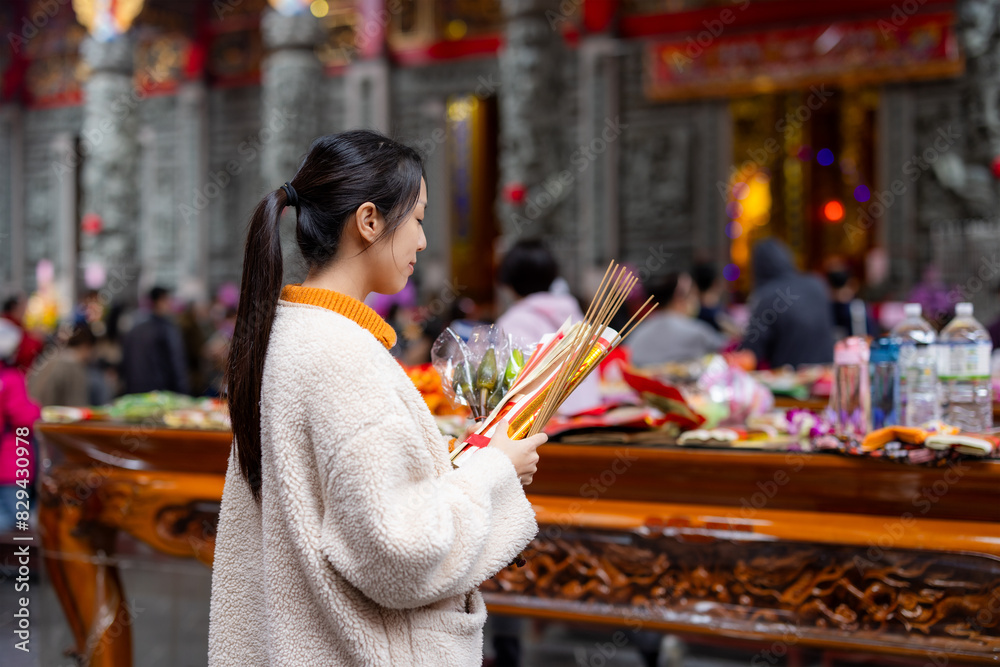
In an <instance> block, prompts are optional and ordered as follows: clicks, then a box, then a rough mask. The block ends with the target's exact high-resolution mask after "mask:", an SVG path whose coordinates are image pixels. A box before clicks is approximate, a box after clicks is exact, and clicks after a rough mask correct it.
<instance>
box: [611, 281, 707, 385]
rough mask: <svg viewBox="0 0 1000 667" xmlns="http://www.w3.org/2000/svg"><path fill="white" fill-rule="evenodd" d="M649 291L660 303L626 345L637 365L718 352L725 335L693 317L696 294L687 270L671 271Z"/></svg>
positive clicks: (695, 357) (680, 359)
mask: <svg viewBox="0 0 1000 667" xmlns="http://www.w3.org/2000/svg"><path fill="white" fill-rule="evenodd" d="M650 292H651V293H652V295H653V298H654V300H655V301H656V302H657V303H659V306H658V307H657V309H656V312H654V313H653V314H652V315H650V316H649V317H647V318H646V320H645V321H644V322H643V323H642V324H640V325H639V326H638V327H636V329H635V332H634V333H633V334H632V335H631V336H629V339H628V342H626V343H625V345H626V346H627V347H628V349H629V350H630V351H631V352H632V363H633V364H634V365H636V366H656V365H659V364H665V363H668V362H672V361H689V360H692V359H698V358H699V357H702V356H704V355H706V354H709V353H712V352H718V351H719V350H721V349H722V348H723V346H724V345H725V344H726V339H725V337H724V336H723V335H722V334H721V333H719V332H718V331H716V330H715V329H713V328H712V327H711V326H709V325H708V324H706V323H705V322H703V321H701V320H699V319H696V318H695V317H694V315H695V314H696V313H697V312H698V307H699V305H698V296H697V294H696V293H695V290H694V282H693V281H692V280H691V276H689V275H688V274H686V273H671V274H668V275H667V276H666V277H665V278H664V279H663V280H661V281H660V282H658V283H656V284H655V285H654V286H653V287H652V288H651V289H650Z"/></svg>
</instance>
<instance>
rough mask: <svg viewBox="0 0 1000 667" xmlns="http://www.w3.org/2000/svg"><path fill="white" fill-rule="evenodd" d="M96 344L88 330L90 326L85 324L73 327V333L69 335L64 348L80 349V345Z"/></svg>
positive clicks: (92, 334) (95, 338) (94, 338)
mask: <svg viewBox="0 0 1000 667" xmlns="http://www.w3.org/2000/svg"><path fill="white" fill-rule="evenodd" d="M96 343H97V337H96V336H95V335H94V332H93V331H91V330H90V326H89V325H87V324H78V325H76V326H75V327H73V333H72V334H70V336H69V340H67V341H66V346H67V347H80V346H82V345H95V344H96Z"/></svg>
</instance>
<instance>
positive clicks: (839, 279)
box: [826, 268, 851, 289]
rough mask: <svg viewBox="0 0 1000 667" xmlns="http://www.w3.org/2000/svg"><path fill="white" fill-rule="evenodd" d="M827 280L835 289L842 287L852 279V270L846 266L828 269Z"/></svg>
mask: <svg viewBox="0 0 1000 667" xmlns="http://www.w3.org/2000/svg"><path fill="white" fill-rule="evenodd" d="M826 281H827V282H828V283H829V284H830V287H832V288H833V289H840V288H841V287H844V286H845V285H847V283H849V282H850V281H851V272H850V271H848V270H847V269H844V268H840V269H833V270H832V271H827V272H826Z"/></svg>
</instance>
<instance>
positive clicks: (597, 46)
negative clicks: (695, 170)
mask: <svg viewBox="0 0 1000 667" xmlns="http://www.w3.org/2000/svg"><path fill="white" fill-rule="evenodd" d="M618 52H619V44H618V41H617V40H615V39H614V38H612V37H608V36H605V35H589V36H586V37H583V38H582V39H581V40H580V46H579V48H578V49H577V58H578V61H579V76H578V81H579V83H578V96H579V100H580V112H579V113H580V115H579V119H578V121H577V126H578V137H579V145H580V146H589V145H590V144H591V142H593V141H594V140H595V139H600V140H601V141H603V142H604V151H603V152H602V153H601V154H600V155H599V156H598V157H597V159H596V160H595V161H594V163H593V164H591V165H590V166H589V168H587V169H586V170H585V171H584V172H583V173H581V174H577V177H578V178H579V182H578V185H577V191H576V196H577V205H578V207H579V208H578V214H577V220H578V224H579V236H578V239H579V249H578V252H577V257H578V261H579V265H580V268H581V269H582V271H584V272H585V271H586V270H587V269H588V268H591V269H594V270H597V271H600V273H601V276H603V275H604V273H603V271H604V268H605V267H607V264H608V261H609V260H611V259H618V255H619V252H620V245H621V231H620V224H619V220H618V171H619V164H618V154H619V153H618V143H619V142H618V139H619V137H617V136H613V137H612V138H611V140H610V141H606V140H604V138H603V137H602V132H605V130H606V128H607V126H608V125H609V124H612V125H614V126H617V125H618V96H619V87H618V78H619V65H618ZM604 136H609V135H608V134H605V135H604ZM573 171H576V168H575V165H573ZM598 280H600V276H598Z"/></svg>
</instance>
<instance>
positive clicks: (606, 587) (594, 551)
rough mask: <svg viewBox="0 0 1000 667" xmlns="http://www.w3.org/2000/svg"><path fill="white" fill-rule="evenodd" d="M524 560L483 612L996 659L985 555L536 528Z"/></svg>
mask: <svg viewBox="0 0 1000 667" xmlns="http://www.w3.org/2000/svg"><path fill="white" fill-rule="evenodd" d="M524 556H525V558H526V559H527V565H526V566H525V567H523V568H517V567H509V568H507V569H505V570H503V571H501V572H500V573H499V574H498V575H497V576H496V577H495V578H493V579H492V580H490V581H487V582H486V583H485V584H484V585H483V587H482V590H483V592H484V594H485V595H486V597H487V601H488V602H490V603H492V604H498V605H505V606H511V605H513V606H517V607H523V608H532V607H533V608H536V609H548V610H553V611H554V610H561V611H566V612H576V613H580V614H584V615H595V614H596V615H601V616H605V617H609V618H615V617H617V618H619V619H622V621H623V622H628V621H629V620H632V621H633V622H635V623H636V624H638V625H641V624H643V623H645V622H649V623H652V624H654V625H655V624H659V625H660V626H667V625H669V626H678V627H681V626H709V625H710V626H712V627H717V628H720V629H725V630H729V631H732V632H734V633H736V634H739V633H741V632H742V633H767V634H770V635H785V636H787V635H788V633H789V632H791V633H792V636H794V637H796V638H797V639H796V640H807V639H812V640H826V641H830V640H839V641H846V642H857V643H876V644H883V645H898V646H904V645H907V646H915V647H917V648H921V649H927V650H940V651H948V652H954V653H956V654H960V653H966V654H976V655H979V656H982V655H983V654H984V653H985V654H988V655H994V656H1000V561H998V560H997V559H995V558H992V557H989V556H983V555H976V554H955V553H945V552H933V551H910V550H893V549H891V548H889V549H879V548H877V547H875V548H872V549H868V548H866V547H851V546H836V545H821V544H806V543H799V544H796V543H787V542H783V543H782V542H769V541H758V540H747V541H728V540H717V541H711V540H710V541H707V542H706V541H701V540H699V541H698V542H693V541H691V540H684V539H678V538H677V537H674V536H665V535H663V534H661V533H657V532H655V531H644V534H638V533H621V532H611V531H600V530H587V531H583V530H579V531H575V530H574V531H562V532H560V533H558V534H555V533H550V534H549V535H548V536H546V531H545V530H544V529H543V531H542V533H541V534H540V535H539V537H538V538H536V539H535V541H534V542H532V544H531V545H530V546H529V548H528V549H527V550H525V552H524Z"/></svg>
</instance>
